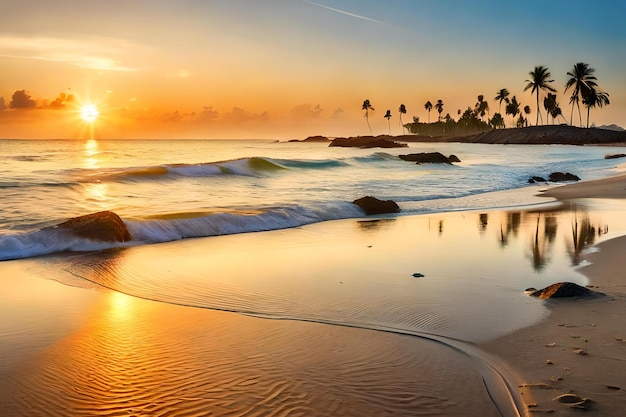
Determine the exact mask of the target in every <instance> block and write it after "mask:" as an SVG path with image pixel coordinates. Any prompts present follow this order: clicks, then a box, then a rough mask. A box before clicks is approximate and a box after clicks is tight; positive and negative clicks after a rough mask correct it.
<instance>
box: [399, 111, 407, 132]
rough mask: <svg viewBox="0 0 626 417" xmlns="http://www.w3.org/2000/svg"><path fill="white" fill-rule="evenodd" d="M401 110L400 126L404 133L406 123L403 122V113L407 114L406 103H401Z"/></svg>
mask: <svg viewBox="0 0 626 417" xmlns="http://www.w3.org/2000/svg"><path fill="white" fill-rule="evenodd" d="M398 112H400V126H402V133H404V124H403V123H402V115H403V114H406V106H405V105H404V104H400V108H399V109H398Z"/></svg>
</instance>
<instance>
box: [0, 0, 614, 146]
mask: <svg viewBox="0 0 626 417" xmlns="http://www.w3.org/2000/svg"><path fill="white" fill-rule="evenodd" d="M3 3H4V4H3V5H2V10H3V19H2V20H3V24H2V25H0V63H1V64H2V68H3V71H2V73H1V74H0V97H2V100H3V102H4V111H3V112H2V114H0V117H2V118H3V121H4V122H5V126H10V127H11V130H10V131H11V132H15V133H14V134H19V132H20V131H22V132H28V129H29V127H28V126H30V125H32V124H33V121H34V120H39V121H40V122H41V123H42V125H41V126H42V127H45V129H50V130H53V129H61V128H62V127H59V126H56V127H55V126H53V124H51V120H57V119H58V118H57V117H52V116H49V114H48V113H46V112H44V111H41V112H39V113H35V112H31V113H29V114H28V117H26V114H25V113H23V112H21V113H20V112H18V111H12V110H14V109H11V108H10V106H9V104H10V101H11V97H12V94H13V93H14V91H17V90H22V89H25V90H27V91H28V93H29V94H31V95H32V97H33V98H34V99H35V100H36V101H37V103H38V104H37V106H38V108H42V109H43V108H44V107H45V105H46V103H49V102H50V101H52V100H54V99H55V97H57V96H58V95H59V94H61V93H63V92H66V93H67V92H68V91H71V92H73V93H74V94H76V95H78V96H80V97H81V99H82V100H83V101H93V102H97V103H98V104H99V106H100V107H101V113H102V114H103V116H104V115H107V114H108V115H109V116H110V117H109V118H108V119H109V122H108V128H109V130H108V132H106V134H108V135H120V136H123V135H130V136H133V135H134V136H159V135H160V134H164V135H169V136H177V135H180V136H182V137H186V136H200V137H204V136H210V137H250V136H254V137H290V136H295V137H298V136H301V135H306V134H307V133H310V134H326V135H331V136H333V135H344V134H350V133H352V134H365V133H367V132H366V131H365V128H366V126H365V124H364V123H363V120H362V112H361V110H360V106H361V103H362V102H363V100H364V99H366V98H367V99H369V100H370V101H371V102H372V104H373V105H374V107H375V108H376V112H375V113H374V114H373V116H372V126H373V128H375V130H376V129H378V130H381V132H379V133H383V132H382V130H384V128H385V127H386V121H385V120H384V119H383V117H382V116H383V115H384V113H385V110H386V109H391V110H392V113H394V114H395V113H396V111H397V108H398V106H399V104H400V103H402V104H405V105H406V107H407V109H408V114H407V115H405V118H408V120H410V118H411V117H412V116H416V117H420V119H421V120H425V119H426V117H427V116H426V112H425V110H424V108H423V104H424V103H425V102H426V101H427V100H430V101H431V102H433V103H434V102H435V101H436V100H438V99H442V100H443V101H444V103H445V110H444V114H445V113H448V112H449V113H450V114H451V115H452V116H453V117H455V116H456V112H457V110H458V109H465V108H466V107H467V106H473V104H474V103H475V101H476V96H477V95H479V94H483V95H484V96H485V97H486V98H487V99H488V100H491V99H492V98H493V97H494V96H495V94H496V92H497V91H498V90H499V89H500V88H507V89H509V91H511V94H512V95H516V96H517V98H518V100H519V101H521V102H522V104H524V105H526V104H528V105H530V106H531V108H532V109H533V113H532V114H533V115H534V114H535V113H534V112H535V106H534V103H535V101H534V99H533V97H531V95H530V93H529V92H523V88H524V80H526V79H527V78H528V72H529V71H531V70H532V69H533V68H534V66H536V65H544V66H547V67H548V68H549V70H550V71H551V73H552V77H553V78H554V80H555V81H554V83H553V85H554V87H555V88H557V89H558V90H559V96H558V97H559V103H560V105H561V107H562V108H563V110H564V114H566V115H568V116H569V105H568V102H569V95H564V94H563V91H562V90H563V85H564V83H565V81H566V72H567V71H569V70H570V69H571V68H572V67H573V65H574V64H575V63H577V62H585V63H588V64H589V65H590V66H591V67H593V68H595V69H596V75H597V77H598V80H599V84H600V86H601V87H602V88H603V89H604V90H606V91H607V92H608V93H609V94H610V99H611V104H610V105H609V106H608V107H606V108H603V109H597V110H594V111H592V118H591V119H592V122H595V123H597V124H610V123H617V124H620V125H622V126H626V98H625V96H626V85H625V84H626V83H625V82H624V81H625V79H626V28H625V26H626V25H625V24H624V22H623V18H624V16H626V2H623V1H595V2H593V3H591V2H586V3H583V2H571V1H568V2H566V1H548V2H546V1H526V2H503V1H489V0H478V1H471V2H470V1H443V0H442V1H432V0H431V1H421V0H415V1H408V0H390V1H373V0H334V1H331V0H316V1H312V0H182V1H169V0H168V1H166V0H124V1H122V0H113V1H84V0H81V1H78V0H23V1H20V2H8V1H3ZM0 104H2V103H0ZM490 106H491V112H492V113H493V112H494V111H496V109H497V104H496V103H495V102H494V101H493V100H491V101H490ZM0 107H1V106H0ZM379 113H380V114H379ZM37 115H39V116H41V118H40V119H36V116H37ZM46 115H48V116H47V117H44V116H46ZM378 119H380V120H378ZM533 119H534V118H533V117H531V120H533ZM393 120H396V121H397V120H398V119H397V118H394V119H393ZM26 121H27V122H28V123H26ZM405 121H406V120H405ZM44 122H45V123H44ZM57 124H58V123H57ZM101 124H102V128H103V129H104V127H105V126H104V123H101ZM379 125H380V126H379ZM20 129H21V130H20ZM40 130H41V129H40ZM397 133H399V132H397ZM24 134H25V135H28V134H27V133H24ZM57 135H58V133H57Z"/></svg>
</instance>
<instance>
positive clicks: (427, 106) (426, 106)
mask: <svg viewBox="0 0 626 417" xmlns="http://www.w3.org/2000/svg"><path fill="white" fill-rule="evenodd" d="M424 108H425V109H426V111H427V112H428V123H430V111H431V110H432V109H433V103H431V102H430V100H428V101H427V102H426V104H424Z"/></svg>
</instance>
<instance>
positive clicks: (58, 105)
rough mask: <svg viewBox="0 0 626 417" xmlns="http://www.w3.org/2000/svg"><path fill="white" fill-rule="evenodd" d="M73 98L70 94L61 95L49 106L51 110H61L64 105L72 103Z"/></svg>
mask: <svg viewBox="0 0 626 417" xmlns="http://www.w3.org/2000/svg"><path fill="white" fill-rule="evenodd" d="M74 99H75V97H74V95H72V94H65V93H61V94H59V96H58V97H57V98H55V99H54V100H53V101H52V102H51V103H50V105H49V107H51V108H53V109H63V108H65V106H66V104H70V103H72V102H73V101H74Z"/></svg>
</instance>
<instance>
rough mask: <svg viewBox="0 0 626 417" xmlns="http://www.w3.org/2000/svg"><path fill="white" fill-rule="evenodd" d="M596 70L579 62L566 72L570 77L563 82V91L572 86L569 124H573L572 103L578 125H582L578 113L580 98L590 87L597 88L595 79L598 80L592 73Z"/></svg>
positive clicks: (587, 92)
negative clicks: (575, 109) (576, 113)
mask: <svg viewBox="0 0 626 417" xmlns="http://www.w3.org/2000/svg"><path fill="white" fill-rule="evenodd" d="M595 71H596V70H595V69H593V68H591V67H589V64H585V63H583V62H579V63H577V64H576V65H574V68H573V69H572V70H571V71H570V72H568V73H567V75H568V76H569V77H570V78H569V79H568V80H567V82H566V83H565V92H567V90H569V88H570V87H573V89H574V90H573V91H572V95H571V97H570V100H569V102H570V103H571V104H572V111H571V113H570V119H569V124H570V125H573V124H574V104H576V107H578V119H579V122H580V125H581V126H582V123H583V122H582V116H581V115H580V98H581V97H582V98H584V97H585V96H586V95H587V94H589V93H590V92H591V90H592V89H594V88H597V87H598V84H597V83H596V81H597V80H598V79H597V78H596V77H595V75H593V73H594V72H595Z"/></svg>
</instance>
